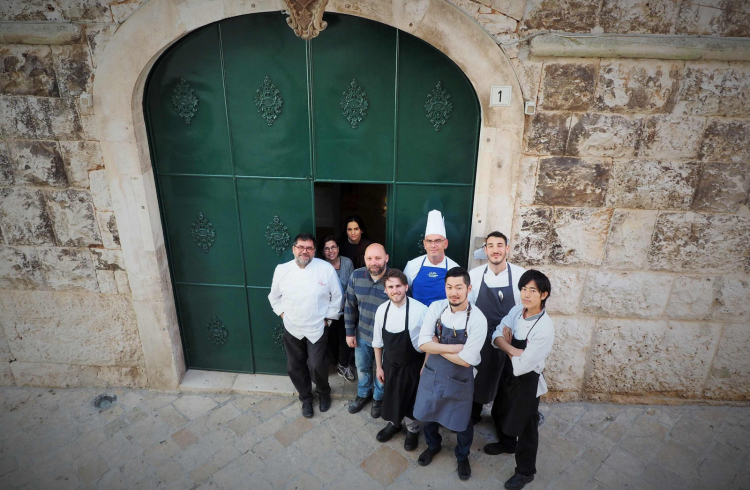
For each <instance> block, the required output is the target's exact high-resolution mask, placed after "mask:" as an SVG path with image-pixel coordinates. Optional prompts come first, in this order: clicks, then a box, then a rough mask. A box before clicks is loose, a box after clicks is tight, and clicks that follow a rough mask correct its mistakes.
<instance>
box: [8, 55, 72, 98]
mask: <svg viewBox="0 0 750 490" xmlns="http://www.w3.org/2000/svg"><path fill="white" fill-rule="evenodd" d="M0 59H1V60H2V61H3V68H2V70H0V93H2V94H8V95H36V96H39V97H58V96H59V95H60V92H59V90H58V87H57V78H56V76H55V70H54V67H53V64H52V59H53V58H52V51H51V50H50V47H49V46H24V45H0Z"/></svg>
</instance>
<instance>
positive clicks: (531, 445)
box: [492, 397, 539, 476]
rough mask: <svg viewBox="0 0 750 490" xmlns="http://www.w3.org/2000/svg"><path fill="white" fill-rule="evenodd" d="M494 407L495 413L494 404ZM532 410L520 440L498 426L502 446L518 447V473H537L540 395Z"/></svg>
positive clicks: (508, 447)
mask: <svg viewBox="0 0 750 490" xmlns="http://www.w3.org/2000/svg"><path fill="white" fill-rule="evenodd" d="M492 408H493V410H492V411H493V415H494V411H495V410H494V406H493V407H492ZM532 411H533V412H532V415H531V417H529V421H528V422H526V426H525V427H524V428H523V433H522V434H521V436H520V437H519V438H518V440H516V438H515V437H513V436H508V435H505V434H504V433H503V431H502V429H501V428H500V426H499V425H498V426H497V429H498V430H497V436H498V438H499V439H500V441H499V442H500V444H501V445H502V447H504V448H507V449H512V448H513V447H515V448H516V473H520V474H522V475H527V476H528V475H533V474H535V473H536V453H537V449H538V448H539V398H538V397H537V399H536V401H535V402H534V405H533V407H532ZM493 418H494V417H493Z"/></svg>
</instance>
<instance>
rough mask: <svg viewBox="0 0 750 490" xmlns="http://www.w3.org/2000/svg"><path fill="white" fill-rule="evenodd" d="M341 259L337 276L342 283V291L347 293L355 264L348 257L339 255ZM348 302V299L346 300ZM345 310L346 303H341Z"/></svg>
mask: <svg viewBox="0 0 750 490" xmlns="http://www.w3.org/2000/svg"><path fill="white" fill-rule="evenodd" d="M339 258H340V259H341V264H340V266H339V268H338V269H336V274H337V275H338V276H339V282H340V283H341V290H342V291H344V292H346V285H347V284H348V283H349V278H350V277H351V275H352V272H354V264H353V263H352V261H351V260H350V259H349V258H348V257H344V256H343V255H339ZM344 300H346V298H344ZM343 309H344V303H343V302H342V303H341V310H342V311H343Z"/></svg>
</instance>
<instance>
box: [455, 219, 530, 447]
mask: <svg viewBox="0 0 750 490" xmlns="http://www.w3.org/2000/svg"><path fill="white" fill-rule="evenodd" d="M508 251H509V248H508V238H507V237H506V236H505V235H503V234H502V233H500V232H499V231H493V232H492V233H490V234H489V235H487V238H486V239H485V241H484V252H485V254H486V255H487V260H488V261H489V263H488V264H486V265H480V266H479V267H475V268H474V269H472V270H471V271H469V276H470V277H471V283H472V284H474V288H473V289H472V290H471V294H470V295H469V301H471V302H472V303H474V304H475V305H477V307H478V308H479V309H480V310H482V313H484V316H485V317H486V318H487V340H486V341H485V343H484V346H483V347H482V362H481V363H480V364H479V366H477V376H476V378H474V404H473V405H472V410H471V422H472V423H474V424H476V423H477V422H479V420H480V419H481V414H482V407H483V406H484V404H486V403H489V402H491V401H493V400H494V401H495V403H494V404H493V409H492V418H493V420H494V421H495V426H496V427H497V424H498V421H497V410H496V409H495V407H496V406H497V407H499V406H500V403H499V400H498V398H496V395H497V392H498V389H497V388H498V386H499V384H500V373H501V372H502V370H503V366H504V365H505V359H506V358H507V356H506V355H505V354H504V353H503V352H501V351H498V350H497V349H495V348H493V347H492V338H491V336H492V333H493V332H494V331H495V327H496V326H498V325H499V324H500V321H501V320H502V319H503V318H505V316H506V315H507V314H508V312H510V310H511V308H513V307H514V306H515V305H517V304H520V303H521V293H520V291H519V289H518V280H519V279H521V276H522V275H523V273H524V272H526V269H523V268H521V267H519V266H517V265H514V264H511V263H510V262H508V260H507V259H508ZM498 431H499V429H498ZM492 448H493V446H491V445H488V447H486V448H485V451H488V450H489V451H488V454H492V452H491V451H492ZM495 454H497V453H495Z"/></svg>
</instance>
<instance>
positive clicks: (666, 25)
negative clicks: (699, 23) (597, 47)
mask: <svg viewBox="0 0 750 490" xmlns="http://www.w3.org/2000/svg"><path fill="white" fill-rule="evenodd" d="M678 8H679V4H678V3H675V2H673V1H671V0H649V1H647V2H644V1H643V0H604V2H603V3H602V8H601V10H600V11H599V25H600V26H601V27H602V28H603V29H604V32H621V33H643V34H670V33H671V32H670V31H671V29H672V26H673V25H674V18H675V16H676V15H677V9H678Z"/></svg>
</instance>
